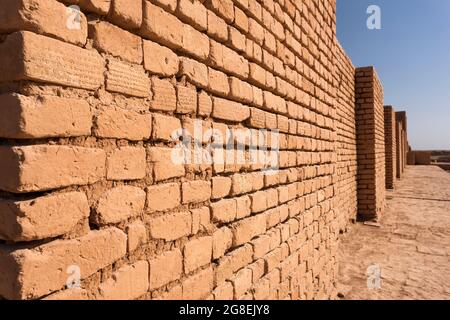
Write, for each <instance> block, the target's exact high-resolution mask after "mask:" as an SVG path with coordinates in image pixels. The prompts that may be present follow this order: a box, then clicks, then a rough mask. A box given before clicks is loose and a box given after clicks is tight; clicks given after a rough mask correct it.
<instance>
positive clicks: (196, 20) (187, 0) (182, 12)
mask: <svg viewBox="0 0 450 320" xmlns="http://www.w3.org/2000/svg"><path fill="white" fill-rule="evenodd" d="M177 15H178V16H179V17H180V18H181V19H182V20H184V21H186V22H187V23H189V24H190V25H192V26H194V27H195V28H197V29H199V30H201V31H205V30H206V28H207V27H208V21H207V14H206V8H205V7H204V6H203V4H202V3H201V2H200V1H196V0H180V1H179V2H178V7H177Z"/></svg>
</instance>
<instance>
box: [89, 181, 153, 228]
mask: <svg viewBox="0 0 450 320" xmlns="http://www.w3.org/2000/svg"><path fill="white" fill-rule="evenodd" d="M144 206H145V192H144V190H142V189H140V188H138V187H131V186H121V187H116V188H113V189H110V190H108V191H106V192H105V193H104V194H103V195H102V197H101V198H100V199H99V201H98V204H97V207H96V213H97V214H96V215H95V216H94V220H95V222H96V223H97V224H99V225H107V224H113V223H119V222H122V221H125V220H127V219H128V218H131V217H135V216H138V215H141V214H142V213H143V211H144Z"/></svg>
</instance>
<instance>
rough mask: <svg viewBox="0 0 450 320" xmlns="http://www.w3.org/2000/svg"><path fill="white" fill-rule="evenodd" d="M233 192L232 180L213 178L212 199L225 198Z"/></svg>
mask: <svg viewBox="0 0 450 320" xmlns="http://www.w3.org/2000/svg"><path fill="white" fill-rule="evenodd" d="M230 191H231V178H229V177H213V178H212V199H220V198H225V197H226V196H228V195H229V194H230Z"/></svg>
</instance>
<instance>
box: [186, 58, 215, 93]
mask: <svg viewBox="0 0 450 320" xmlns="http://www.w3.org/2000/svg"><path fill="white" fill-rule="evenodd" d="M179 75H180V76H185V77H186V78H187V79H188V80H189V81H190V82H192V83H193V84H194V85H196V86H199V87H201V88H203V89H205V88H207V87H208V79H209V78H208V67H207V66H206V65H204V64H202V63H200V62H197V61H195V60H192V59H189V58H185V57H181V58H180V71H179Z"/></svg>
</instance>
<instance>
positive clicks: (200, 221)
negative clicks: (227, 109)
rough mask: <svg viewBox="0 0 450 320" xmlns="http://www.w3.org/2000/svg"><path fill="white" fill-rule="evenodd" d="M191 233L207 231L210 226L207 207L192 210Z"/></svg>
mask: <svg viewBox="0 0 450 320" xmlns="http://www.w3.org/2000/svg"><path fill="white" fill-rule="evenodd" d="M191 213H192V233H193V234H197V233H198V232H200V231H207V230H208V229H209V228H210V226H211V216H210V212H209V208H208V207H203V208H199V209H192V210H191Z"/></svg>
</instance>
